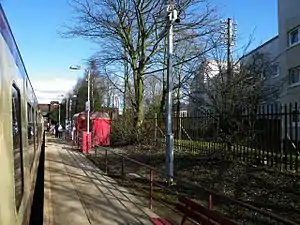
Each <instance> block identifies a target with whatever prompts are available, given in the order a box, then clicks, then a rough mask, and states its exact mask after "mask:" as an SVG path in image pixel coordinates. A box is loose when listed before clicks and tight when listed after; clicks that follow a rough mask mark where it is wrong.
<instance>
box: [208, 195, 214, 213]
mask: <svg viewBox="0 0 300 225" xmlns="http://www.w3.org/2000/svg"><path fill="white" fill-rule="evenodd" d="M212 206H213V205H212V195H211V193H209V195H208V208H209V210H212Z"/></svg>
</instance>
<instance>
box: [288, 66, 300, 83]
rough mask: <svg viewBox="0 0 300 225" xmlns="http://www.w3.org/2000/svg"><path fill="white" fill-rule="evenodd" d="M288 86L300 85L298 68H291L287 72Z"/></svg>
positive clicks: (299, 68)
mask: <svg viewBox="0 0 300 225" xmlns="http://www.w3.org/2000/svg"><path fill="white" fill-rule="evenodd" d="M289 84H290V85H294V84H300V66H297V67H294V68H291V69H290V70H289Z"/></svg>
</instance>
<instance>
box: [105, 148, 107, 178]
mask: <svg viewBox="0 0 300 225" xmlns="http://www.w3.org/2000/svg"><path fill="white" fill-rule="evenodd" d="M105 173H106V174H107V148H105Z"/></svg>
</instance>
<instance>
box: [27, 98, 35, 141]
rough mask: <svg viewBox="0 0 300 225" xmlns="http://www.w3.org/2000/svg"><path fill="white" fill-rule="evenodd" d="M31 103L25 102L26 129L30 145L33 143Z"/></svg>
mask: <svg viewBox="0 0 300 225" xmlns="http://www.w3.org/2000/svg"><path fill="white" fill-rule="evenodd" d="M31 108H32V107H31V105H30V104H29V103H27V120H28V124H27V130H28V144H29V145H32V144H33V141H34V140H33V138H34V126H33V114H32V109H31Z"/></svg>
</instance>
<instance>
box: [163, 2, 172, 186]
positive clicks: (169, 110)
mask: <svg viewBox="0 0 300 225" xmlns="http://www.w3.org/2000/svg"><path fill="white" fill-rule="evenodd" d="M167 4H168V3H167ZM173 10H174V5H173V1H172V0H170V2H169V4H168V7H167V15H168V17H167V18H168V21H167V26H168V29H169V30H168V51H167V53H168V54H167V55H168V57H167V102H166V121H165V122H166V168H167V175H168V182H169V183H171V182H172V181H173V179H172V177H173V175H174V172H173V169H174V165H173V162H174V152H173V148H174V136H173V133H172V56H173Z"/></svg>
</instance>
